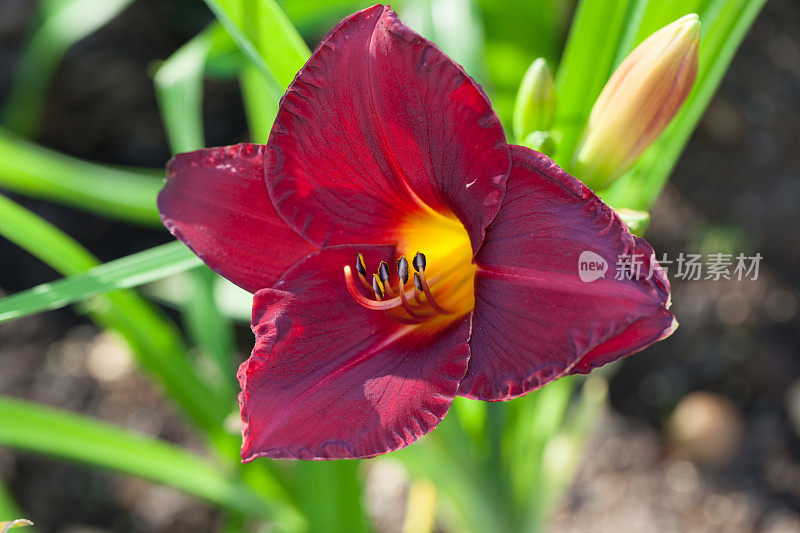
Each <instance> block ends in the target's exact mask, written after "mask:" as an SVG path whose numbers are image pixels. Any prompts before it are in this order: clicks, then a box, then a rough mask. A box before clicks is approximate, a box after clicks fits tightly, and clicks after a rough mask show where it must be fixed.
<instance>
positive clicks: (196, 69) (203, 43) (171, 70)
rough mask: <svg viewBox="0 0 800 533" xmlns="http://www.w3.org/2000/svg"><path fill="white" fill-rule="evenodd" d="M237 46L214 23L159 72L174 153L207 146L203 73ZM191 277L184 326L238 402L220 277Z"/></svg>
mask: <svg viewBox="0 0 800 533" xmlns="http://www.w3.org/2000/svg"><path fill="white" fill-rule="evenodd" d="M232 46H233V42H232V41H231V39H230V37H229V36H228V34H227V33H226V32H225V30H224V28H222V26H221V25H220V24H219V23H213V24H211V25H210V26H209V27H208V28H206V30H204V31H203V32H202V33H200V34H199V35H197V36H196V37H194V38H193V39H192V40H191V41H189V42H188V43H187V44H185V45H184V46H182V47H181V48H180V49H178V51H177V52H175V53H173V54H172V56H170V58H169V59H167V60H166V61H165V62H164V63H163V64H162V65H161V67H160V68H159V69H158V71H157V72H156V73H155V76H154V77H153V80H154V82H155V86H156V95H157V98H158V103H159V109H160V111H161V117H162V121H163V122H164V125H165V127H166V130H167V138H168V140H169V142H170V146H171V147H172V150H173V152H179V151H190V150H198V149H200V148H202V147H203V146H205V139H204V135H203V74H204V72H205V66H206V62H207V61H208V59H209V55H210V54H211V52H212V50H213V51H214V52H215V53H217V54H219V52H220V51H225V50H224V49H227V48H231V47H232ZM175 244H178V243H175ZM181 246H182V245H181ZM187 251H188V250H187ZM190 277H191V278H192V281H193V286H192V290H191V291H190V294H191V297H190V298H189V300H188V301H187V302H186V303H185V304H184V306H183V317H184V323H185V324H186V325H187V329H188V331H189V334H190V336H191V338H192V340H193V341H194V342H195V344H196V345H197V346H198V347H199V348H200V349H201V350H202V351H203V353H204V354H205V355H207V356H209V357H210V358H211V361H212V362H213V363H214V367H215V371H214V372H212V375H211V376H209V377H210V378H211V379H213V382H214V387H215V388H216V389H218V391H219V393H220V395H221V396H224V397H228V398H230V401H231V402H232V401H233V400H234V398H235V394H234V391H233V387H232V385H231V381H232V380H231V376H233V358H232V355H233V352H234V341H233V331H232V329H231V325H230V323H229V322H227V321H226V320H225V319H224V318H223V317H222V315H221V314H220V312H219V310H218V309H217V305H216V302H215V301H214V292H213V289H214V280H215V278H216V274H214V273H213V272H212V271H211V270H209V269H208V268H202V269H197V270H195V271H193V272H191V273H190Z"/></svg>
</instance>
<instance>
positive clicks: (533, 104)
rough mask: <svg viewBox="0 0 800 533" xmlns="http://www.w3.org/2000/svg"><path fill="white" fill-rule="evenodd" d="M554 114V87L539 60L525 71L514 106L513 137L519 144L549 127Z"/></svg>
mask: <svg viewBox="0 0 800 533" xmlns="http://www.w3.org/2000/svg"><path fill="white" fill-rule="evenodd" d="M555 112H556V87H555V84H554V83H553V74H552V73H551V72H550V67H548V66H547V61H545V59H544V58H543V57H540V58H539V59H537V60H535V61H534V62H533V63H531V66H530V67H528V71H527V72H526V73H525V76H524V77H523V78H522V83H521V84H520V86H519V92H518V93H517V100H516V103H515V104H514V135H515V136H516V138H517V140H518V141H519V142H522V140H523V139H525V137H527V136H528V135H530V134H531V133H532V132H534V131H546V130H549V129H550V126H552V125H553V117H554V116H555Z"/></svg>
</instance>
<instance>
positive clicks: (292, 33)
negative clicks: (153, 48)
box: [206, 0, 310, 100]
mask: <svg viewBox="0 0 800 533" xmlns="http://www.w3.org/2000/svg"><path fill="white" fill-rule="evenodd" d="M206 4H208V7H209V8H211V11H213V12H214V15H215V16H216V17H217V19H218V20H219V21H220V22H221V23H222V25H223V26H225V29H227V30H228V33H229V34H230V36H231V38H232V39H233V40H234V42H236V44H237V45H238V46H239V48H240V49H241V50H242V52H243V53H244V54H245V55H246V56H247V57H248V58H249V59H250V60H251V61H252V62H253V64H254V65H255V66H256V67H258V68H259V70H261V72H262V73H263V74H264V76H265V77H266V79H267V80H268V81H270V82H272V83H271V86H272V89H273V91H277V92H276V94H273V96H275V97H276V100H277V99H278V98H280V96H281V94H282V93H283V90H285V89H286V87H288V86H289V83H290V82H291V81H292V80H293V79H294V76H295V74H296V73H297V71H298V70H300V67H302V66H303V63H305V61H306V59H308V56H309V55H310V52H309V50H308V47H307V46H306V44H305V43H304V42H303V39H302V37H300V34H299V33H297V30H296V29H295V28H294V26H292V23H291V22H290V21H289V19H288V18H287V17H286V15H285V14H284V13H283V11H281V8H280V7H279V6H278V4H277V3H276V2H275V1H274V0H206Z"/></svg>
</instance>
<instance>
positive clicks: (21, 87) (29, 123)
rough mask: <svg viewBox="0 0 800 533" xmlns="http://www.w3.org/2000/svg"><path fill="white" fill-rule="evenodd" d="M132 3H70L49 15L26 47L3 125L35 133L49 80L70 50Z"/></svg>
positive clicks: (74, 0) (115, 0)
mask: <svg viewBox="0 0 800 533" xmlns="http://www.w3.org/2000/svg"><path fill="white" fill-rule="evenodd" d="M132 2H133V0H70V1H62V2H59V3H58V4H57V5H56V7H55V8H54V9H53V10H52V11H51V12H47V13H42V14H43V15H45V17H44V19H43V20H42V23H41V25H40V26H39V27H38V28H37V30H36V31H35V32H34V33H33V35H32V36H31V38H30V41H29V42H28V44H27V46H26V47H25V52H24V54H23V56H22V59H21V60H20V63H19V67H18V70H17V74H16V76H15V77H14V84H13V85H12V87H11V89H10V91H9V94H8V97H7V98H6V101H5V103H4V106H3V112H2V118H1V119H0V123H2V124H3V125H4V126H6V127H8V128H10V129H12V130H14V131H16V132H17V133H19V134H21V135H24V136H26V137H31V136H34V135H35V134H36V132H37V131H38V129H39V124H40V122H41V119H42V114H43V113H44V110H45V109H46V106H45V100H46V98H47V93H48V90H49V88H50V81H51V80H52V78H53V74H54V73H55V71H56V68H57V67H58V64H59V63H60V62H61V59H62V57H63V56H64V53H65V52H66V51H67V49H68V48H69V47H70V46H72V45H73V44H75V43H76V42H78V41H80V40H82V39H83V38H85V37H87V36H88V35H90V34H92V33H94V32H95V31H96V30H97V29H99V28H100V27H102V26H104V25H105V24H107V23H108V22H109V21H110V20H112V19H113V18H115V17H116V16H117V15H118V14H119V13H121V12H122V11H123V10H124V9H125V8H127V7H128V6H129V5H130V4H131V3H132Z"/></svg>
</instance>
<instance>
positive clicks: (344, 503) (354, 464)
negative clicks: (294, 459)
mask: <svg viewBox="0 0 800 533" xmlns="http://www.w3.org/2000/svg"><path fill="white" fill-rule="evenodd" d="M360 466H361V464H360V461H313V462H312V461H299V462H298V463H297V464H296V465H295V468H296V471H295V472H294V474H295V481H296V483H297V492H298V494H299V504H300V506H301V509H302V510H303V511H304V515H305V516H306V517H308V520H309V526H310V530H311V531H325V532H329V533H358V532H366V531H370V527H369V521H368V519H367V517H366V516H365V514H364V506H363V501H364V495H363V490H362V489H363V486H364V484H363V482H362V480H361V474H360V470H361V469H360Z"/></svg>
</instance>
